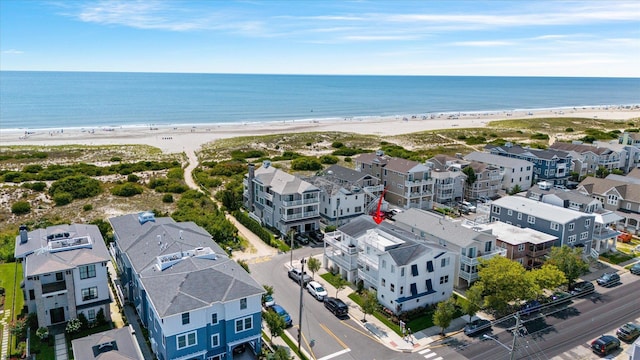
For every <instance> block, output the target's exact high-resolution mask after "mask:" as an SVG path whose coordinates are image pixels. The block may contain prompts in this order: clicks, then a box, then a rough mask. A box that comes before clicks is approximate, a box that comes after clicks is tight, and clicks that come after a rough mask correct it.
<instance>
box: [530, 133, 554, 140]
mask: <svg viewBox="0 0 640 360" xmlns="http://www.w3.org/2000/svg"><path fill="white" fill-rule="evenodd" d="M529 138H530V139H532V140H549V135H547V134H543V133H535V134H533V135H531V136H529Z"/></svg>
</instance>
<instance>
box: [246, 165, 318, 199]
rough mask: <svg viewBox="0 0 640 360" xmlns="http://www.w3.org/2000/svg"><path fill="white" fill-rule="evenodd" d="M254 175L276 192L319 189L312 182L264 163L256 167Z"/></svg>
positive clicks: (300, 191) (294, 192)
mask: <svg viewBox="0 0 640 360" xmlns="http://www.w3.org/2000/svg"><path fill="white" fill-rule="evenodd" d="M255 177H256V179H257V180H258V181H260V182H261V183H263V184H264V185H266V186H271V189H272V190H273V192H275V193H276V194H302V193H304V192H307V191H317V190H320V189H318V188H317V187H315V186H313V185H312V184H310V183H308V182H306V181H304V180H302V179H300V178H299V177H297V176H294V175H291V174H289V173H286V172H284V171H282V170H280V169H276V168H274V167H273V166H268V167H265V166H264V165H263V166H261V167H259V168H258V169H256V171H255Z"/></svg>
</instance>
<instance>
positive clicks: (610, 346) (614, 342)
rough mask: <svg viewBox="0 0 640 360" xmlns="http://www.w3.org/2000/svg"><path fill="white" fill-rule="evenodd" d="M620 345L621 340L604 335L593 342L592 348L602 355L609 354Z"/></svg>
mask: <svg viewBox="0 0 640 360" xmlns="http://www.w3.org/2000/svg"><path fill="white" fill-rule="evenodd" d="M619 347H620V340H618V339H617V338H616V337H615V336H611V335H602V336H600V337H599V338H597V339H595V340H593V342H592V343H591V350H593V352H594V353H596V354H598V355H601V356H602V355H607V354H609V353H610V352H612V351H613V350H615V349H617V348H619Z"/></svg>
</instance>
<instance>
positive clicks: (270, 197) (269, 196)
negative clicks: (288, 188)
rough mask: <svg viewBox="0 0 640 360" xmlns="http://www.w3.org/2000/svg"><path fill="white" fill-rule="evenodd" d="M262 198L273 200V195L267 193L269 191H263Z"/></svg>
mask: <svg viewBox="0 0 640 360" xmlns="http://www.w3.org/2000/svg"><path fill="white" fill-rule="evenodd" d="M264 199H265V200H269V201H273V195H272V194H269V193H264Z"/></svg>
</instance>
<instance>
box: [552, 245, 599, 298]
mask: <svg viewBox="0 0 640 360" xmlns="http://www.w3.org/2000/svg"><path fill="white" fill-rule="evenodd" d="M546 263H547V264H550V265H555V266H556V267H557V268H558V269H560V271H562V272H563V273H564V276H565V277H566V279H567V283H568V285H569V288H571V286H572V285H573V283H574V282H575V281H576V279H577V278H579V277H580V276H581V275H583V274H586V273H587V272H588V271H589V264H587V263H586V262H585V261H584V260H583V259H582V249H581V248H571V247H568V246H566V245H564V246H561V247H557V246H554V247H552V248H551V252H550V253H549V259H548V260H547V262H546Z"/></svg>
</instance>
